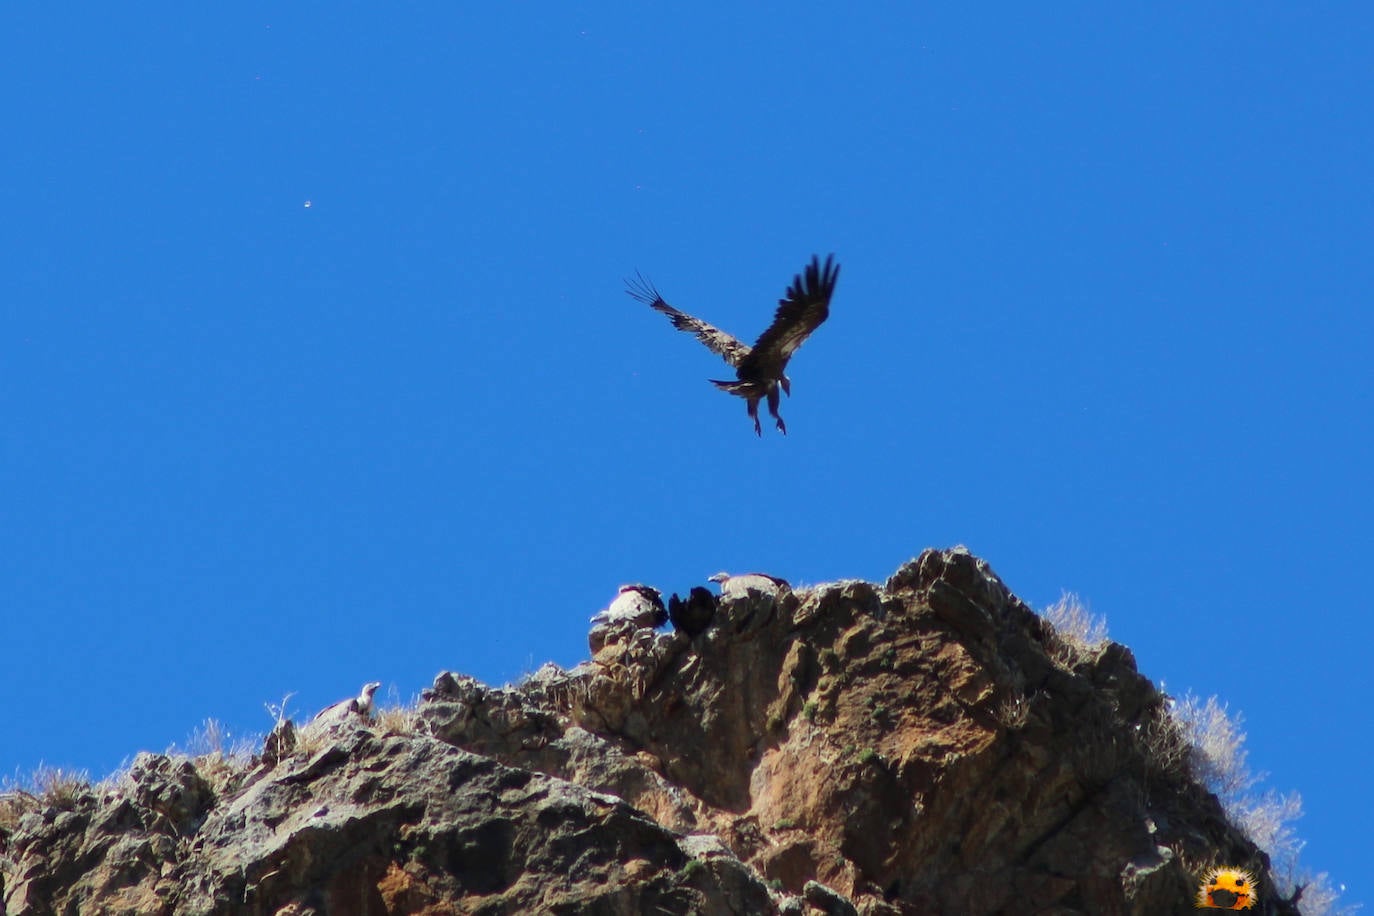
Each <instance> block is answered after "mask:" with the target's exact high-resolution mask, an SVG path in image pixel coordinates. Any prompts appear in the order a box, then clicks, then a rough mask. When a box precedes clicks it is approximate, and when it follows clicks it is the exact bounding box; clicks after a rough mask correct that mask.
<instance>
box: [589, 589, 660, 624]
mask: <svg viewBox="0 0 1374 916" xmlns="http://www.w3.org/2000/svg"><path fill="white" fill-rule="evenodd" d="M667 622H668V612H667V611H666V610H665V609H664V607H663V596H662V595H660V594H659V593H658V589H656V588H652V587H650V586H648V585H622V586H620V593H619V594H617V595H616V596H615V600H614V601H612V602H611V603H610V605H609V606H607V608H606V609H605V610H604V611H598V612H597V613H596V614H594V615H593V616H592V623H594V624H597V625H598V626H614V625H619V624H631V625H633V626H636V627H651V628H655V627H661V626H663V625H664V624H665V623H667Z"/></svg>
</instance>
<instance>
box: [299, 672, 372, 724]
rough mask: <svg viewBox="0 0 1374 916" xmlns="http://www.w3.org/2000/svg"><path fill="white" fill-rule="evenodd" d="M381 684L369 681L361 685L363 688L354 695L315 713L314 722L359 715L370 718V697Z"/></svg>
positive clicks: (338, 720) (338, 719)
mask: <svg viewBox="0 0 1374 916" xmlns="http://www.w3.org/2000/svg"><path fill="white" fill-rule="evenodd" d="M380 686H382V682H381V681H370V682H368V683H366V684H364V685H363V689H362V690H361V691H360V692H359V693H358V695H357V696H356V697H354V698H353V699H351V700H340V701H339V702H338V703H335V704H334V705H333V706H327V707H325V708H324V709H322V710H320V711H319V712H318V713H316V715H315V719H314V721H316V722H340V721H343V720H344V719H348V718H350V717H352V716H360V717H362V718H363V719H370V718H372V705H373V704H372V697H373V695H374V694H376V692H377V688H378V687H380Z"/></svg>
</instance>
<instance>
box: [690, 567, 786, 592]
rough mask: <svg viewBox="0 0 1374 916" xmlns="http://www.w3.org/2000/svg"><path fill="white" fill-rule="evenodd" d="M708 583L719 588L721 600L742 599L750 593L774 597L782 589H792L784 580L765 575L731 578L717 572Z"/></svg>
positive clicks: (748, 574) (752, 574) (726, 574)
mask: <svg viewBox="0 0 1374 916" xmlns="http://www.w3.org/2000/svg"><path fill="white" fill-rule="evenodd" d="M708 581H711V582H715V583H716V584H718V585H719V586H720V596H721V597H722V598H743V597H746V596H747V595H748V594H749V593H750V592H759V593H762V594H765V595H776V594H777V593H778V592H779V591H781V590H782V589H784V588H788V589H790V588H791V587H792V586H791V585H789V584H788V583H787V580H786V579H779V578H778V577H777V576H770V575H768V574H767V573H744V574H743V575H739V576H732V575H730V574H729V573H728V572H718V573H716V574H715V575H714V576H712V577H711V578H710V579H709V580H708Z"/></svg>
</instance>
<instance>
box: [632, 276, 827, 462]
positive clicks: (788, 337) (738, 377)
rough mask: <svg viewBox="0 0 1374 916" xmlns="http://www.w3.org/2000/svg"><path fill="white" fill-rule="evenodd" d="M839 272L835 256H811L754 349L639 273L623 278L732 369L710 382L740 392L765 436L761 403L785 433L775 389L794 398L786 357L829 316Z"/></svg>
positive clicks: (757, 428)
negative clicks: (684, 308) (668, 297)
mask: <svg viewBox="0 0 1374 916" xmlns="http://www.w3.org/2000/svg"><path fill="white" fill-rule="evenodd" d="M839 275H840V266H839V265H838V264H836V263H835V256H834V255H833V254H832V255H828V256H827V257H826V259H825V263H824V264H822V263H821V260H820V256H819V255H813V256H812V258H811V263H810V264H808V265H807V266H806V270H804V271H803V272H802V273H800V274H798V275H797V276H795V277H793V279H792V284H791V285H790V286H788V287H787V293H786V294H785V295H784V297H783V298H782V299H780V300H778V310H777V312H776V313H775V314H774V315H773V323H772V324H771V325H769V326H768V330H766V331H764V332H763V333H762V334H760V335H759V339H758V340H756V341H754V345H753V346H752V347H751V346H749V345H748V344H745V343H744V342H742V341H740V340H737V339H736V338H734V337H731V336H730V335H729V334H727V333H725V332H724V331H722V330H721V329H720V328H716V327H712V326H711V325H709V324H707V323H706V322H704V321H702V320H701V319H699V318H693V317H692V316H691V315H688V314H687V313H685V312H679V311H678V310H677V309H675V308H673V307H672V306H671V305H669V304H668V303H667V302H665V301H664V300H663V297H662V296H661V295H659V292H658V290H657V289H655V288H654V285H653V284H652V283H650V282H649V281H648V280H646V279H644V277H643V276H642V275H640V274H638V273H637V274H635V278H634V279H633V280H627V281H626V286H627V287H628V289H627V292H628V293H629V294H630V295H631V296H633V297H634V298H636V299H638V300H639V301H640V302H643V303H646V304H648V305H649V306H650V307H651V308H653V309H655V310H657V311H660V312H662V313H663V314H665V315H667V316H668V319H669V320H670V321H672V323H673V327H675V328H677V329H678V330H679V331H690V332H691V333H693V334H695V335H696V336H697V340H699V341H701V342H702V343H704V344H705V345H706V346H707V348H708V349H710V350H711V351H712V352H714V353H716V354H718V355H719V356H720V357H721V358H722V359H724V360H725V361H726V362H727V363H729V364H730V365H731V366H734V367H735V381H724V382H723V381H717V380H716V379H711V380H710V381H711V384H712V385H715V386H716V387H717V388H719V389H720V390H722V391H728V392H729V393H730V394H733V395H738V396H739V397H742V398H744V399H745V400H746V401H747V402H748V403H749V416H750V417H751V418H752V419H753V421H754V432H755V433H757V434H758V435H760V436H762V435H763V427H762V426H761V425H760V424H759V401H761V400H764V399H767V401H768V412H769V413H770V414H772V415H773V419H774V420H776V421H777V423H778V429H779V430H780V431H781V432H782V434H783V435H784V436H785V435H787V424H786V423H784V422H783V421H782V417H780V416H779V415H778V401H779V397H778V389H779V388H782V391H783V393H784V394H786V395H787V396H788V397H791V396H792V380H791V379H789V378H788V377H787V375H786V373H785V371H784V370H786V369H787V361H788V360H789V359H791V358H792V354H793V353H795V352H796V351H797V348H798V347H800V346H801V345H802V342H803V341H805V340H806V338H807V337H808V336H809V335H810V334H811V332H812V331H814V330H816V328H818V327H820V324H821V322H823V321H825V319H826V318H827V317H828V316H829V315H830V296H831V295H832V294H833V293H834V292H835V280H836V279H837V278H838V277H839Z"/></svg>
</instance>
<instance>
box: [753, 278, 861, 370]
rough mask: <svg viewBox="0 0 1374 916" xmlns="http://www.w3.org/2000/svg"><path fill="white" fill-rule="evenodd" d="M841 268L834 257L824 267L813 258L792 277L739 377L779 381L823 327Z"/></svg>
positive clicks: (828, 313)
mask: <svg viewBox="0 0 1374 916" xmlns="http://www.w3.org/2000/svg"><path fill="white" fill-rule="evenodd" d="M839 275H840V267H839V265H838V264H836V263H835V256H834V255H833V254H832V255H829V256H828V257H826V259H825V264H824V266H822V265H821V263H820V257H819V256H813V257H812V258H811V263H810V264H808V265H807V266H806V270H805V271H803V272H802V273H800V274H798V275H797V276H795V277H793V279H792V284H791V285H790V286H788V287H787V293H786V296H785V298H783V299H780V300H778V310H777V312H776V313H775V314H774V315H773V323H772V324H771V325H769V326H768V330H766V331H764V332H763V333H762V334H760V335H759V339H758V342H757V343H755V344H754V346H753V348H752V350H750V351H749V353H748V354H747V356H746V357H745V359H744V360H742V361H741V362H740V363H738V364H737V366H738V369H739V377H740V378H745V377H746V376H755V375H757V376H762V377H765V378H778V377H780V376H781V375H782V372H783V369H785V368H786V366H787V361H788V360H789V359H791V357H792V354H793V353H794V352H796V350H797V348H798V347H800V346H801V345H802V342H803V341H805V340H806V338H807V337H808V336H810V334H811V332H812V331H814V330H816V328H818V327H820V325H821V322H823V321H825V319H826V318H827V317H829V315H830V297H831V295H832V294H833V293H834V292H835V281H836V280H837V279H838V278H839Z"/></svg>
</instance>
